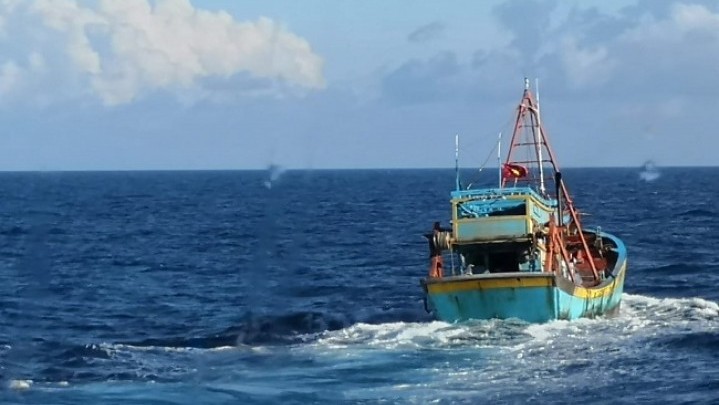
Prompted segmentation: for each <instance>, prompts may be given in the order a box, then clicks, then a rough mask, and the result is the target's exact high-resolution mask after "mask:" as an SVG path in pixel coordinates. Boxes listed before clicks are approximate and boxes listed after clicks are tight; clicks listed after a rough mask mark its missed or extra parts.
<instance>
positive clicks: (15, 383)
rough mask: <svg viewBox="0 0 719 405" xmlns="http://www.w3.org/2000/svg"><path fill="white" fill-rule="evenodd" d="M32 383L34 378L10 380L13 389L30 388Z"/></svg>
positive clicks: (10, 386) (9, 385)
mask: <svg viewBox="0 0 719 405" xmlns="http://www.w3.org/2000/svg"><path fill="white" fill-rule="evenodd" d="M32 383H33V381H32V380H10V383H9V384H8V388H10V389H11V390H17V391H24V390H28V389H30V386H31V385H32Z"/></svg>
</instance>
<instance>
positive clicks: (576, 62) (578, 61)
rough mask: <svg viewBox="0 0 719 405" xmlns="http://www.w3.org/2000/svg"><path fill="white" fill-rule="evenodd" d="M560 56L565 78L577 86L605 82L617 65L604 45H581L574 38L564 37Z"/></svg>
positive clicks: (582, 86) (589, 85) (584, 86)
mask: <svg viewBox="0 0 719 405" xmlns="http://www.w3.org/2000/svg"><path fill="white" fill-rule="evenodd" d="M560 56H561V58H562V62H563V64H564V69H565V71H566V74H567V79H568V80H569V82H570V84H571V85H573V86H574V87H577V88H586V87H593V86H598V85H601V84H603V83H605V82H606V81H607V80H608V79H609V78H610V77H611V75H612V73H613V71H614V69H615V68H616V66H617V63H616V62H615V61H613V60H611V59H610V58H609V52H608V51H607V48H606V47H603V46H595V47H592V48H589V47H581V46H580V45H579V44H578V43H577V40H576V39H574V38H565V39H564V40H563V41H562V47H561V52H560Z"/></svg>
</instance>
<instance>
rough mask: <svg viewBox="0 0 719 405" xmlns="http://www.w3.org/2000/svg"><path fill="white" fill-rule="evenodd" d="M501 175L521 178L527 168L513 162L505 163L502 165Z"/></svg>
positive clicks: (525, 173) (525, 174) (524, 175)
mask: <svg viewBox="0 0 719 405" xmlns="http://www.w3.org/2000/svg"><path fill="white" fill-rule="evenodd" d="M502 176H504V178H509V179H521V178H522V177H526V176H527V168H526V167H524V166H521V165H518V164H514V163H505V164H504V166H503V167H502Z"/></svg>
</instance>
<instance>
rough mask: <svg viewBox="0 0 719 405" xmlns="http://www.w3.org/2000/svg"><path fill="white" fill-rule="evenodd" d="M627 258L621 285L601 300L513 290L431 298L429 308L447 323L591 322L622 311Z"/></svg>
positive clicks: (547, 290)
mask: <svg viewBox="0 0 719 405" xmlns="http://www.w3.org/2000/svg"><path fill="white" fill-rule="evenodd" d="M620 243H621V242H620ZM623 246H624V245H621V248H623ZM625 258H626V256H622V257H620V259H621V260H620V261H618V262H617V263H618V264H617V268H618V269H619V270H617V272H616V278H617V279H618V280H619V282H618V283H616V284H615V286H614V289H613V291H612V293H611V294H608V295H606V296H603V297H599V298H581V297H577V296H572V295H571V294H569V293H567V292H566V291H564V290H562V289H561V288H559V287H557V286H546V287H514V288H492V289H478V290H469V291H456V292H449V293H435V294H428V297H427V299H428V304H429V307H430V308H431V309H432V311H433V312H434V314H435V316H436V317H437V318H438V319H440V320H442V321H445V322H461V321H466V320H469V319H492V318H498V319H508V318H517V319H521V320H524V321H527V322H533V323H541V322H547V321H551V320H555V319H566V320H572V319H578V318H585V317H590V318H591V317H594V316H599V315H602V314H605V313H607V312H611V311H613V310H614V309H615V308H618V307H619V305H620V303H621V300H622V293H623V292H624V272H625V271H626V261H625Z"/></svg>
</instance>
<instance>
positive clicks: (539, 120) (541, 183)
mask: <svg viewBox="0 0 719 405" xmlns="http://www.w3.org/2000/svg"><path fill="white" fill-rule="evenodd" d="M524 80H525V87H526V88H527V89H529V80H527V79H524ZM534 80H535V87H536V95H537V131H536V132H535V133H534V136H535V140H534V142H535V145H534V146H535V148H536V149H537V163H538V165H539V191H541V192H542V194H545V192H546V190H545V188H544V167H543V166H544V165H543V164H542V144H543V143H544V139H543V137H542V114H540V113H539V79H534Z"/></svg>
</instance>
